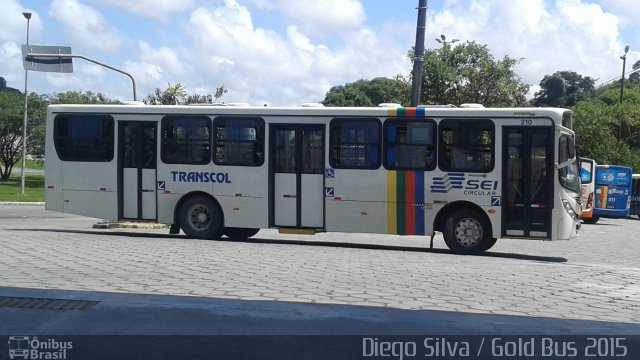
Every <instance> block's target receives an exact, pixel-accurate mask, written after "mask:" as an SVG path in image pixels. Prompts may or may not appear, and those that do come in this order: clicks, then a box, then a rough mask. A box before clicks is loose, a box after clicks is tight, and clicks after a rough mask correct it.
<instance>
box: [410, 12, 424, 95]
mask: <svg viewBox="0 0 640 360" xmlns="http://www.w3.org/2000/svg"><path fill="white" fill-rule="evenodd" d="M426 29H427V0H419V3H418V23H417V26H416V46H415V54H414V58H413V79H412V84H411V106H418V104H420V91H421V87H422V63H423V57H424V33H425V31H426Z"/></svg>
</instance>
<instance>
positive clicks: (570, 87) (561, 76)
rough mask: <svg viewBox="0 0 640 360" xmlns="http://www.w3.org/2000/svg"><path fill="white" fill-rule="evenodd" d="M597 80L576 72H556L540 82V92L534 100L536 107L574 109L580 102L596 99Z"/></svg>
mask: <svg viewBox="0 0 640 360" xmlns="http://www.w3.org/2000/svg"><path fill="white" fill-rule="evenodd" d="M595 95H596V89H595V80H594V79H592V78H591V77H589V76H587V77H583V76H582V75H580V74H578V73H576V72H575V71H556V72H555V73H553V74H552V75H545V77H544V78H543V79H542V81H540V91H538V92H536V93H535V95H534V98H533V100H532V102H531V103H532V104H533V105H534V106H555V107H573V106H574V105H576V104H577V103H578V102H579V101H582V100H587V99H591V98H593V97H595Z"/></svg>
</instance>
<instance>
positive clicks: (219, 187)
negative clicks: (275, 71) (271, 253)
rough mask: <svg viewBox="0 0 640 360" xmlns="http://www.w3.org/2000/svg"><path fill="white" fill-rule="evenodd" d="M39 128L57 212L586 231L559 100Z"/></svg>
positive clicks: (106, 109)
mask: <svg viewBox="0 0 640 360" xmlns="http://www.w3.org/2000/svg"><path fill="white" fill-rule="evenodd" d="M46 136H47V137H46V178H45V183H46V184H45V186H46V206H47V209H48V210H54V211H61V212H66V213H73V214H80V215H86V216H91V217H97V218H104V219H109V220H145V221H152V222H159V223H166V224H172V227H171V232H172V233H177V232H179V230H180V229H182V231H183V232H184V233H185V234H186V235H187V236H188V237H192V238H206V239H216V238H219V237H221V236H223V235H226V236H228V237H231V238H246V237H250V236H253V235H254V234H256V233H257V231H258V230H259V229H267V228H279V229H281V230H284V231H296V232H309V233H314V232H358V233H379V234H399V235H426V236H433V235H434V234H435V232H436V231H440V232H442V233H443V236H444V239H445V242H446V244H447V246H448V247H449V248H450V249H451V250H452V251H454V252H456V253H462V254H470V253H480V252H483V251H485V250H487V249H489V248H490V247H491V246H493V244H494V243H495V241H496V239H497V238H516V239H538V240H569V239H573V238H575V237H577V235H578V229H579V226H580V222H579V218H578V215H579V214H580V213H581V211H582V209H581V206H580V203H579V197H580V178H579V169H578V161H577V159H576V156H575V146H574V144H575V136H574V132H573V131H572V112H571V111H569V110H565V109H555V108H504V109H490V108H478V107H468V108H443V107H434V108H429V107H426V108H425V107H418V108H403V107H370V108H330V107H251V106H237V107H231V106H204V105H203V106H146V105H51V106H49V108H48V114H47V135H46Z"/></svg>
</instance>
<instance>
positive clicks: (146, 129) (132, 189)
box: [118, 121, 157, 220]
mask: <svg viewBox="0 0 640 360" xmlns="http://www.w3.org/2000/svg"><path fill="white" fill-rule="evenodd" d="M118 124H119V125H118V128H119V130H118V187H119V188H118V216H119V218H121V219H144V220H155V219H156V217H157V216H156V163H157V162H156V158H157V140H156V132H157V131H156V127H157V124H156V123H155V122H148V121H120V122H118Z"/></svg>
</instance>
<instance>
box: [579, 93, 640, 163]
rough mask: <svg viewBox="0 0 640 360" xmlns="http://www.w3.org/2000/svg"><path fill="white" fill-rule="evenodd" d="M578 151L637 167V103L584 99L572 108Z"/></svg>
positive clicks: (639, 133) (639, 142) (639, 122)
mask: <svg viewBox="0 0 640 360" xmlns="http://www.w3.org/2000/svg"><path fill="white" fill-rule="evenodd" d="M573 111H574V114H575V131H576V135H577V140H578V147H579V149H580V155H581V156H585V157H588V158H592V159H595V160H596V162H598V163H601V164H619V165H628V166H631V167H633V168H635V169H638V168H640V104H637V103H631V102H624V103H622V104H620V103H614V104H611V105H608V104H606V103H604V102H602V101H599V100H592V101H583V102H580V103H578V104H577V105H576V106H575V107H574V108H573Z"/></svg>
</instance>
